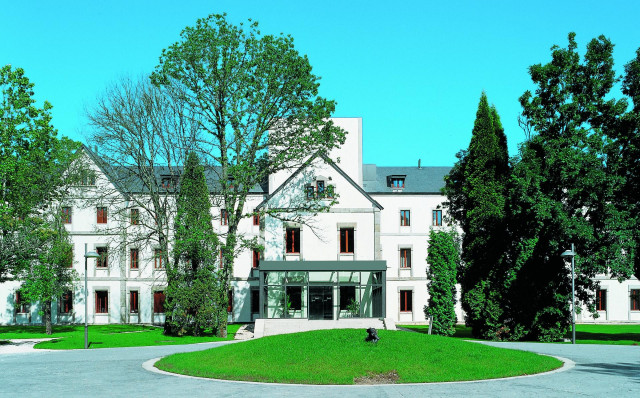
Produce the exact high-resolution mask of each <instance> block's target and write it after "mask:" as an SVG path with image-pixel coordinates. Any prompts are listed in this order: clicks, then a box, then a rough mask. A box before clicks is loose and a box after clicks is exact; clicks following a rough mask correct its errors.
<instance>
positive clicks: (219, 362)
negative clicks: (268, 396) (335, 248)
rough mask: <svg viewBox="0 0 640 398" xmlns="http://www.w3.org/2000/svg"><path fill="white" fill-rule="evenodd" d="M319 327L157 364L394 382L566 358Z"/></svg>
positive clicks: (228, 375) (267, 378) (516, 372)
mask: <svg viewBox="0 0 640 398" xmlns="http://www.w3.org/2000/svg"><path fill="white" fill-rule="evenodd" d="M366 335H367V333H366V331H364V330H353V329H335V330H316V331H311V332H303V333H294V334H286V335H278V336H269V337H263V338H261V339H256V340H249V341H246V342H242V343H237V344H229V345H225V346H222V347H216V348H211V349H208V350H204V351H198V352H189V353H182V354H174V355H170V356H168V357H165V358H162V359H161V360H159V361H158V362H156V364H155V366H156V367H157V368H158V369H160V370H164V371H167V372H172V373H179V374H184V375H189V376H197V377H206V378H214V379H224V380H239V381H253V382H264V383H299V384H393V383H433V382H445V381H464V380H483V379H494V378H499V377H511V376H521V375H530V374H534V373H541V372H546V371H550V370H553V369H557V368H559V367H561V366H562V364H563V363H562V361H560V360H558V359H556V358H552V357H548V356H543V355H538V354H535V353H532V352H527V351H518V350H510V349H504V348H497V347H491V346H487V345H484V344H478V343H472V342H467V341H463V340H459V339H456V338H450V337H442V336H429V335H424V334H420V333H413V332H404V331H388V330H380V331H378V335H379V336H380V341H379V342H377V343H367V342H365V341H364V339H365V337H366Z"/></svg>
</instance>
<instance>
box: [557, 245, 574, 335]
mask: <svg viewBox="0 0 640 398" xmlns="http://www.w3.org/2000/svg"><path fill="white" fill-rule="evenodd" d="M575 256H576V252H575V251H574V247H573V243H572V244H571V250H565V251H564V252H562V254H561V255H560V257H563V258H564V257H571V344H575V343H576V284H575V281H576V278H575V276H574V267H575V262H574V257H575Z"/></svg>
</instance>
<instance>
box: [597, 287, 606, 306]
mask: <svg viewBox="0 0 640 398" xmlns="http://www.w3.org/2000/svg"><path fill="white" fill-rule="evenodd" d="M606 310H607V290H606V289H598V290H596V311H606Z"/></svg>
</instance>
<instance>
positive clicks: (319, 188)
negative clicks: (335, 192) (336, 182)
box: [316, 181, 325, 198]
mask: <svg viewBox="0 0 640 398" xmlns="http://www.w3.org/2000/svg"><path fill="white" fill-rule="evenodd" d="M316 192H317V193H318V198H324V197H325V189H324V181H316Z"/></svg>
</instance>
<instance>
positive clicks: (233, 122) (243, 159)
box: [151, 15, 345, 288]
mask: <svg viewBox="0 0 640 398" xmlns="http://www.w3.org/2000/svg"><path fill="white" fill-rule="evenodd" d="M151 78H152V81H153V82H154V83H155V84H156V85H158V86H160V87H162V88H163V89H164V90H166V91H167V92H170V93H172V96H173V97H174V98H179V99H180V101H182V102H183V103H184V105H185V109H186V110H187V111H188V112H189V113H190V114H191V115H194V116H193V118H192V120H190V123H191V124H192V125H194V126H195V127H196V128H197V130H198V131H202V132H205V134H204V137H202V139H201V140H200V141H199V143H198V146H197V148H194V150H198V151H199V154H200V155H201V156H203V159H204V161H205V162H206V163H208V164H210V165H213V166H216V168H215V169H214V170H215V172H217V173H218V179H219V181H220V183H221V186H220V192H219V195H220V196H221V198H222V207H223V208H224V209H225V210H226V211H227V213H228V229H227V233H226V239H225V241H224V244H223V246H222V253H223V256H224V263H225V267H224V268H223V270H222V273H223V278H222V279H223V281H224V284H225V287H226V288H228V283H229V282H228V281H229V278H230V276H231V275H233V263H234V260H235V258H236V255H237V253H238V252H239V251H240V250H243V249H247V248H254V247H255V246H256V242H255V241H246V240H244V239H243V238H242V236H241V235H238V232H237V230H238V224H239V222H240V220H241V219H242V218H244V217H248V216H250V215H251V214H244V206H245V203H246V199H247V195H248V193H249V192H250V190H251V189H252V188H254V187H255V186H257V185H259V184H263V183H264V182H265V181H266V180H267V178H268V176H269V175H270V174H273V173H275V172H277V171H278V170H283V169H290V168H293V167H297V166H299V165H301V164H302V163H303V162H304V161H305V160H306V159H307V157H308V156H309V155H311V154H313V153H316V152H318V151H323V152H326V153H328V152H329V150H331V149H332V148H335V147H337V146H338V145H340V144H341V143H343V142H344V134H345V133H344V131H343V130H342V129H340V128H338V127H336V126H334V125H333V123H332V122H331V121H330V120H329V117H330V116H331V113H332V112H333V111H334V109H335V103H334V101H331V100H327V99H325V98H322V97H320V96H318V87H319V82H318V81H319V78H318V77H317V76H316V75H314V74H313V73H312V71H311V65H310V64H309V60H308V59H307V57H306V56H303V55H300V54H299V53H298V51H297V50H296V49H295V48H294V45H293V39H292V38H291V36H271V35H260V31H259V30H258V25H257V23H255V22H251V21H250V23H249V25H248V26H243V25H242V24H241V25H238V26H236V25H232V24H230V23H229V22H227V20H226V19H225V16H224V15H210V16H209V17H207V18H204V19H200V20H198V21H197V22H196V25H195V26H193V27H187V28H185V29H184V30H183V31H182V33H181V38H180V40H179V41H178V42H177V43H175V44H173V45H171V46H170V47H169V48H168V49H165V50H163V52H162V55H161V57H160V64H159V65H158V66H157V67H156V70H155V72H154V73H153V74H152V76H151Z"/></svg>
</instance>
